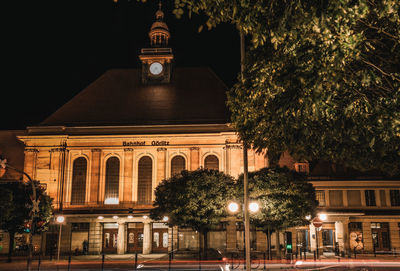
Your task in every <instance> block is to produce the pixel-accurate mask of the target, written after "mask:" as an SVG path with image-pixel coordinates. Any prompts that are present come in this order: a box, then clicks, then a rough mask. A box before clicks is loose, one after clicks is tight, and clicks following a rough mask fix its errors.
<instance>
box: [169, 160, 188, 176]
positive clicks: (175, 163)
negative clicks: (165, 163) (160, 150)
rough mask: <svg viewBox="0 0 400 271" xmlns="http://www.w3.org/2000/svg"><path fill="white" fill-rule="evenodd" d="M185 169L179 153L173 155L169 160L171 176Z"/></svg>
mask: <svg viewBox="0 0 400 271" xmlns="http://www.w3.org/2000/svg"><path fill="white" fill-rule="evenodd" d="M182 170H185V158H183V156H181V155H177V156H174V158H172V160H171V176H174V175H175V174H179V173H181V171H182Z"/></svg>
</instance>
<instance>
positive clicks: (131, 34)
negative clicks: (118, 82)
mask: <svg viewBox="0 0 400 271" xmlns="http://www.w3.org/2000/svg"><path fill="white" fill-rule="evenodd" d="M162 2H163V10H164V13H165V15H166V16H165V17H166V18H165V21H166V23H167V25H168V26H169V29H170V32H171V40H170V45H171V47H172V48H173V50H174V55H175V65H176V66H209V67H211V68H212V69H213V70H214V72H215V73H216V74H217V75H218V76H219V77H220V78H221V79H222V80H223V81H224V82H225V83H226V84H227V86H228V87H229V86H231V85H232V84H233V83H234V81H235V78H236V75H237V72H238V71H239V68H240V67H239V61H240V57H239V35H238V33H237V31H236V30H235V27H234V26H233V25H220V26H218V27H217V28H216V29H214V30H211V31H208V30H206V28H205V30H203V31H202V32H201V33H198V31H197V29H198V27H199V26H200V24H201V23H202V22H205V18H204V17H202V16H198V15H193V16H192V19H191V20H190V19H188V18H187V15H185V16H184V17H183V18H182V19H179V20H178V19H176V18H175V17H174V15H173V14H172V13H171V11H172V7H173V2H174V1H173V0H168V1H166V0H163V1H162ZM1 5H2V8H1V10H2V12H1V16H2V21H3V31H4V32H3V35H2V44H3V46H4V45H5V46H4V47H5V48H4V47H3V49H2V61H1V63H2V66H3V72H2V75H3V76H2V78H3V85H2V89H1V92H0V93H1V97H0V102H1V111H2V116H3V117H2V118H1V119H0V129H1V130H3V129H25V128H26V126H30V125H37V124H39V123H40V122H41V121H42V120H44V119H45V118H46V117H48V116H49V115H50V114H51V113H53V112H54V111H55V110H57V108H59V107H60V106H62V105H63V104H64V103H66V102H67V101H69V100H70V99H71V98H72V97H74V96H75V95H76V94H77V93H79V92H80V91H81V90H83V89H84V88H85V87H86V86H87V85H89V84H90V83H91V82H93V81H94V80H96V78H98V77H99V76H100V75H101V74H103V73H104V72H105V71H106V70H108V69H112V68H138V67H140V66H139V60H138V57H137V55H138V52H139V51H140V48H142V47H147V46H148V42H149V40H148V31H149V30H150V26H151V24H152V22H153V21H154V18H155V17H154V14H155V12H156V10H157V8H158V1H155V0H148V2H147V3H145V4H143V3H140V2H137V1H136V0H131V1H128V0H119V2H118V3H114V2H113V0H64V1H61V0H60V1H58V0H57V1H25V2H24V1H22V2H21V1H3V2H2V4H1ZM4 71H5V72H4Z"/></svg>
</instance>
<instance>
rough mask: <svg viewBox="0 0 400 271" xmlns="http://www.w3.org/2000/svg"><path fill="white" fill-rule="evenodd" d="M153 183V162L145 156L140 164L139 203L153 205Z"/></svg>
mask: <svg viewBox="0 0 400 271" xmlns="http://www.w3.org/2000/svg"><path fill="white" fill-rule="evenodd" d="M152 182H153V161H152V160H151V158H150V157H149V156H143V157H142V158H140V160H139V164H138V195H137V199H138V202H139V203H141V204H151V193H152Z"/></svg>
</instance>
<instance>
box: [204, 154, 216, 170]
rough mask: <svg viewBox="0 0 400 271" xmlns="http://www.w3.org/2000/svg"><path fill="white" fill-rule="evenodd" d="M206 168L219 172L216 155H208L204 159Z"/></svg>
mask: <svg viewBox="0 0 400 271" xmlns="http://www.w3.org/2000/svg"><path fill="white" fill-rule="evenodd" d="M204 168H207V169H215V170H219V160H218V157H217V156H215V155H208V156H207V157H206V159H204Z"/></svg>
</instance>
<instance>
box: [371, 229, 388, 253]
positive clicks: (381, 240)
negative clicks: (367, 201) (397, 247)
mask: <svg viewBox="0 0 400 271" xmlns="http://www.w3.org/2000/svg"><path fill="white" fill-rule="evenodd" d="M371 232H372V244H373V246H374V249H375V250H376V251H389V250H390V237H389V223H385V222H371Z"/></svg>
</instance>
